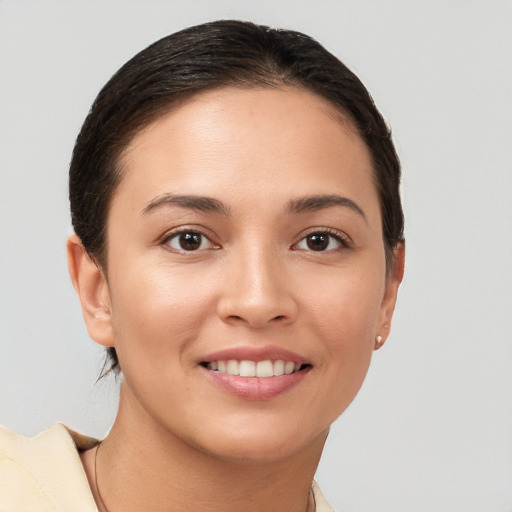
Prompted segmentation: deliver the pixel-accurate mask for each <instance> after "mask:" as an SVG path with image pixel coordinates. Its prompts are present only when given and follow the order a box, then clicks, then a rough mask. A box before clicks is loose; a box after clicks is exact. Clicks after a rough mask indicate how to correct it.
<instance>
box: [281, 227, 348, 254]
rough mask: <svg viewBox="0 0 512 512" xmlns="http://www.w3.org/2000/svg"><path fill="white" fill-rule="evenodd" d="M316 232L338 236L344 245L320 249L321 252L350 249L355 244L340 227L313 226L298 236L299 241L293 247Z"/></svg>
mask: <svg viewBox="0 0 512 512" xmlns="http://www.w3.org/2000/svg"><path fill="white" fill-rule="evenodd" d="M315 233H325V234H327V235H330V236H332V237H333V238H336V239H337V240H338V241H339V242H340V244H341V246H342V247H340V248H338V249H331V250H329V251H318V252H319V253H320V252H331V251H333V250H342V249H349V248H351V247H352V246H353V245H354V242H353V241H352V239H351V238H350V237H349V236H348V235H347V234H346V233H345V232H343V231H340V230H339V229H334V228H327V227H313V228H308V229H306V230H305V231H303V232H302V233H301V234H300V235H299V236H298V238H297V241H296V242H295V243H294V244H293V245H292V247H291V248H292V249H293V248H295V247H296V246H297V245H298V244H299V243H300V242H301V241H302V240H304V238H306V237H307V236H309V235H313V234H315Z"/></svg>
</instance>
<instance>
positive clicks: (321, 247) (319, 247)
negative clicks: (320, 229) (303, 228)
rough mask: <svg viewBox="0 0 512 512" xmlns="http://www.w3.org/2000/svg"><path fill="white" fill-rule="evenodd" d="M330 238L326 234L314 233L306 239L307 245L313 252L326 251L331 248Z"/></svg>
mask: <svg viewBox="0 0 512 512" xmlns="http://www.w3.org/2000/svg"><path fill="white" fill-rule="evenodd" d="M330 238H331V237H330V236H329V235H327V234H326V233H313V234H312V235H308V236H307V237H306V244H307V246H308V249H311V250H312V251H325V249H327V247H329V241H330Z"/></svg>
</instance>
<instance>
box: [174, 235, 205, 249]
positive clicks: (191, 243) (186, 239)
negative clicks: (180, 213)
mask: <svg viewBox="0 0 512 512" xmlns="http://www.w3.org/2000/svg"><path fill="white" fill-rule="evenodd" d="M202 238H203V235H201V233H181V235H180V236H179V238H178V240H179V244H180V248H181V249H183V250H184V251H195V250H196V249H199V247H201V240H202Z"/></svg>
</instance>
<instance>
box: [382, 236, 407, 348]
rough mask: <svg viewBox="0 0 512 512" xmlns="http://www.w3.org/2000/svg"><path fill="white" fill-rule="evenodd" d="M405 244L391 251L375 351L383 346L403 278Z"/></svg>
mask: <svg viewBox="0 0 512 512" xmlns="http://www.w3.org/2000/svg"><path fill="white" fill-rule="evenodd" d="M404 265H405V243H403V242H402V243H400V244H398V245H397V247H396V248H395V249H394V251H393V262H392V267H391V268H390V270H389V274H388V276H387V278H386V288H385V292H384V297H383V299H382V304H381V308H380V317H379V322H378V325H377V332H376V335H375V347H374V349H375V350H378V349H379V348H381V347H382V345H384V343H385V341H386V339H387V337H388V335H389V327H390V325H391V320H392V318H393V313H394V311H395V305H396V297H397V294H398V288H399V286H400V283H401V282H402V279H403V277H404Z"/></svg>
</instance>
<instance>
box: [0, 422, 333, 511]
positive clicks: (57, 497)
mask: <svg viewBox="0 0 512 512" xmlns="http://www.w3.org/2000/svg"><path fill="white" fill-rule="evenodd" d="M96 444H98V440H97V439H93V438H91V437H87V436H84V435H82V434H79V433H78V432H74V431H73V430H71V429H68V428H67V427H65V426H64V425H62V424H57V425H55V426H53V427H52V428H49V429H48V430H45V431H44V432H41V433H40V434H38V435H37V436H35V437H26V436H23V435H20V434H16V433H15V432H12V431H11V430H8V429H6V428H0V512H27V511H30V512H40V511H44V512H98V509H97V508H96V504H95V502H94V498H93V496H92V493H91V489H90V487H89V483H88V481H87V476H86V474H85V471H84V468H83V466H82V462H81V460H80V457H79V455H78V451H77V450H87V449H89V448H92V447H93V446H95V445H96ZM312 490H313V493H314V497H315V503H316V512H334V510H333V509H332V508H331V506H330V505H329V504H328V503H327V501H326V500H325V498H324V497H323V495H322V493H321V491H320V488H319V487H318V485H317V484H316V482H313V483H312Z"/></svg>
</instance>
